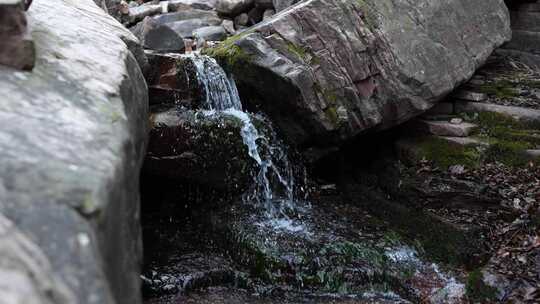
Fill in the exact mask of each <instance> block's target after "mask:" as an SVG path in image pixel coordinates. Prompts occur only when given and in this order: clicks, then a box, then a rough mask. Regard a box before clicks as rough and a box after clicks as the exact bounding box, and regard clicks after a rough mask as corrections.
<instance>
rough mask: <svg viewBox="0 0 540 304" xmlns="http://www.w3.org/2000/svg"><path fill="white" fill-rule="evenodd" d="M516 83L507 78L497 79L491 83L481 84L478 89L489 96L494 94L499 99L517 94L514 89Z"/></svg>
mask: <svg viewBox="0 0 540 304" xmlns="http://www.w3.org/2000/svg"><path fill="white" fill-rule="evenodd" d="M515 87H516V85H515V84H514V83H512V82H511V81H509V80H499V81H496V82H492V83H486V84H483V85H482V86H481V87H480V91H481V92H482V93H485V94H487V95H489V96H495V97H497V98H499V99H509V98H513V97H517V96H519V92H518V91H517V90H516V89H515Z"/></svg>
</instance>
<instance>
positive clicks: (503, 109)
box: [455, 102, 540, 122]
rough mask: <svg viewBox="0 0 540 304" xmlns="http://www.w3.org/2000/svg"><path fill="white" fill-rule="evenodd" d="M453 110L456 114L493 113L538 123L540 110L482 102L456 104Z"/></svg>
mask: <svg viewBox="0 0 540 304" xmlns="http://www.w3.org/2000/svg"><path fill="white" fill-rule="evenodd" d="M455 110H456V112H457V113H460V112H468V113H475V112H493V113H499V114H504V115H508V116H512V117H514V118H515V119H518V120H521V121H529V122H540V110H535V109H529V108H522V107H514V106H501V105H497V104H490V103H483V102H457V103H456V104H455Z"/></svg>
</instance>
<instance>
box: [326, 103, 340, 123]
mask: <svg viewBox="0 0 540 304" xmlns="http://www.w3.org/2000/svg"><path fill="white" fill-rule="evenodd" d="M324 114H326V117H327V118H328V120H330V122H331V123H332V124H333V125H338V124H339V116H338V114H337V110H336V108H335V107H334V106H330V107H328V108H326V110H324Z"/></svg>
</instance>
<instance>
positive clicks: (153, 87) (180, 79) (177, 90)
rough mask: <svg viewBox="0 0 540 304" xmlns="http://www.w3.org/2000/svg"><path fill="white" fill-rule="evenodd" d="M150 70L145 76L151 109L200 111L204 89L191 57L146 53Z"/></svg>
mask: <svg viewBox="0 0 540 304" xmlns="http://www.w3.org/2000/svg"><path fill="white" fill-rule="evenodd" d="M146 55H147V57H148V61H149V63H150V66H151V68H150V69H149V70H148V72H147V73H146V75H145V76H146V82H147V83H148V88H149V95H150V96H149V97H150V104H151V105H159V104H161V105H164V104H166V105H175V104H176V105H179V106H182V107H185V108H189V109H196V108H199V107H200V105H201V104H200V103H201V100H202V98H204V96H202V95H201V94H203V93H201V88H200V86H199V83H198V82H197V74H196V73H197V72H196V68H195V66H194V64H193V62H192V61H191V60H189V57H185V56H183V55H176V54H159V53H154V52H146Z"/></svg>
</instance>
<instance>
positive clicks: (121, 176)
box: [0, 0, 148, 304]
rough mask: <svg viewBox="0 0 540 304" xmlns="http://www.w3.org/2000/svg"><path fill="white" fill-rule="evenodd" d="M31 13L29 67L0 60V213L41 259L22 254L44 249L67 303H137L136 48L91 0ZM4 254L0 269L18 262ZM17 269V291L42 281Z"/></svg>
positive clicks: (143, 94)
mask: <svg viewBox="0 0 540 304" xmlns="http://www.w3.org/2000/svg"><path fill="white" fill-rule="evenodd" d="M27 17H28V21H29V23H30V24H31V25H32V27H31V29H32V32H31V35H32V38H33V39H34V42H35V45H36V50H37V58H36V65H35V67H34V69H33V71H32V72H23V71H19V70H16V69H12V68H8V67H5V66H0V96H2V98H1V99H2V102H1V103H0V125H1V126H2V127H1V128H0V159H1V160H2V161H1V162H0V213H1V214H2V216H4V217H6V218H7V219H9V220H10V221H11V222H13V223H14V225H15V227H16V230H17V231H20V233H22V234H24V236H25V237H27V238H28V239H31V240H32V242H34V243H35V246H34V247H36V248H38V249H39V251H40V252H41V253H42V256H43V259H42V258H41V257H40V258H39V259H38V258H34V257H33V256H30V257H28V258H27V259H26V258H25V259H26V260H25V261H27V262H28V261H30V262H35V263H36V265H38V266H39V265H41V264H43V263H41V262H40V261H41V260H46V261H47V263H45V264H50V265H48V266H46V269H47V270H46V272H47V275H49V274H50V275H51V276H52V277H54V278H55V280H57V281H51V283H50V284H51V286H49V287H50V289H53V290H54V289H56V288H60V287H59V286H60V285H62V286H64V287H65V288H61V289H62V290H66V293H67V294H70V295H71V296H72V298H74V299H75V300H73V301H68V302H67V303H96V304H97V303H100V304H101V303H140V294H139V285H140V282H139V267H140V262H141V256H142V250H141V242H140V237H141V236H140V228H139V195H138V175H139V170H140V166H141V163H142V158H143V154H144V150H145V142H146V138H147V129H148V126H147V117H148V116H147V115H148V109H147V107H148V95H147V89H146V84H145V81H144V79H143V76H142V72H141V70H140V68H139V65H138V64H137V61H136V59H135V56H139V58H141V57H140V54H141V53H142V50H141V49H140V47H139V48H138V47H137V43H138V42H137V39H136V38H135V37H134V36H133V35H132V34H131V33H130V32H129V31H128V30H126V29H125V28H123V27H122V25H121V24H119V23H118V22H117V21H115V20H114V19H113V18H112V17H110V16H108V15H107V14H106V13H105V12H104V11H103V10H102V9H100V8H99V7H98V6H96V4H95V3H94V2H93V1H92V0H77V1H63V0H35V1H33V3H32V7H31V9H30V10H29V11H28V15H27ZM67 25H69V26H67ZM0 228H1V226H0ZM1 232H2V229H0V237H2V233H1ZM0 243H2V244H4V242H3V241H0ZM10 250H11V249H10ZM12 250H14V252H12V253H13V254H14V255H17V252H19V251H20V250H19V249H17V248H14V249H13V248H12ZM20 254H21V258H23V254H24V252H22V251H21V252H20ZM2 258H4V255H3V254H2ZM2 261H3V262H2V267H0V276H3V275H6V272H4V269H6V267H7V269H11V268H10V267H15V266H14V263H15V262H14V261H12V260H8V261H7V262H5V260H2ZM17 267H18V266H17ZM36 267H37V266H36ZM44 267H45V266H44ZM12 274H13V276H12V275H11V274H10V275H9V277H12V278H14V279H20V284H19V285H17V286H19V287H20V290H19V291H17V290H15V291H14V293H13V294H12V296H14V297H15V296H18V297H22V299H25V298H24V297H25V295H24V294H23V293H25V292H26V291H29V292H30V291H31V290H34V289H35V288H41V287H39V285H35V286H31V285H26V284H27V283H28V284H30V283H31V281H29V280H30V279H31V278H30V279H29V278H25V277H24V276H20V275H17V274H15V273H12ZM44 275H45V274H44ZM37 279H39V278H37ZM0 281H3V280H0ZM56 282H58V283H56ZM36 286H37V287H36ZM49 287H48V288H49ZM12 290H13V289H12ZM25 290H26V291H25ZM32 292H33V291H32ZM35 292H36V293H37V294H39V293H40V292H42V290H35ZM0 302H1V303H3V302H2V300H0ZM23 302H24V303H34V302H26V301H23ZM10 303H11V302H10ZM16 303H18V302H16ZM35 303H65V302H62V301H61V299H56V298H54V299H49V298H46V297H44V298H43V299H41V301H39V302H35Z"/></svg>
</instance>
